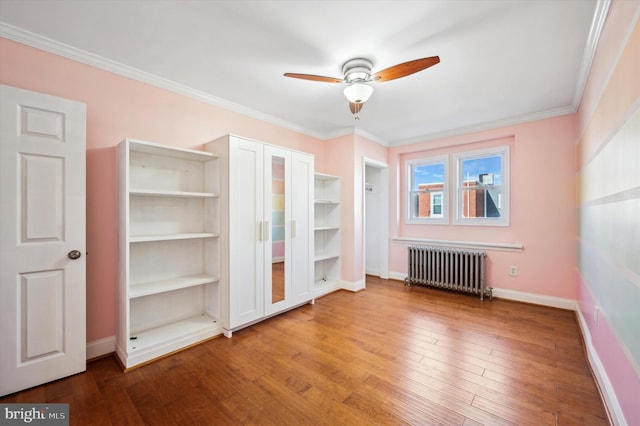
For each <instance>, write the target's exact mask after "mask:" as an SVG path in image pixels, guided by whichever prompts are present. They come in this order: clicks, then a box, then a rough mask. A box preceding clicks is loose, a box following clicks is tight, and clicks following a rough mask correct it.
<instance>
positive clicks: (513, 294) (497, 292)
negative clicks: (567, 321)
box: [493, 288, 576, 311]
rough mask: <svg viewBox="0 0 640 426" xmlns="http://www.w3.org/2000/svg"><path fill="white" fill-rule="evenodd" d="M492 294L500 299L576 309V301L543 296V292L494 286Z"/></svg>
mask: <svg viewBox="0 0 640 426" xmlns="http://www.w3.org/2000/svg"><path fill="white" fill-rule="evenodd" d="M493 296H494V297H499V298H501V299H508V300H515V301H518V302H526V303H532V304H534V305H542V306H550V307H552V308H560V309H568V310H570V311H575V310H576V301H575V300H573V299H565V298H562V297H555V296H545V295H544V294H535V293H526V292H524V291H516V290H507V289H503V288H494V289H493Z"/></svg>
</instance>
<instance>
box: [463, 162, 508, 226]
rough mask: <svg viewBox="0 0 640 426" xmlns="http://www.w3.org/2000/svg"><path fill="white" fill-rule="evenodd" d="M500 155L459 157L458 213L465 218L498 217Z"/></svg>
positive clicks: (499, 211) (501, 182)
mask: <svg viewBox="0 0 640 426" xmlns="http://www.w3.org/2000/svg"><path fill="white" fill-rule="evenodd" d="M503 155H504V154H502V153H495V152H493V153H488V154H487V155H486V156H477V155H476V156H473V157H467V158H464V157H462V158H460V163H459V164H460V173H461V174H460V176H459V179H460V181H459V191H460V197H461V200H460V204H459V206H460V210H459V215H460V217H462V218H465V219H472V218H501V217H502V213H503V212H502V196H503V193H502V192H503V182H504V179H505V178H506V176H505V175H504V170H503Z"/></svg>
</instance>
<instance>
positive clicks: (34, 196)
mask: <svg viewBox="0 0 640 426" xmlns="http://www.w3.org/2000/svg"><path fill="white" fill-rule="evenodd" d="M18 175H19V176H21V179H20V182H19V184H18V186H19V189H18V197H19V200H18V208H19V209H20V212H19V213H18V216H17V219H18V221H19V222H20V225H19V228H20V229H21V230H22V232H21V234H22V243H40V242H44V241H63V240H64V236H63V233H64V218H63V208H64V187H63V178H64V158H60V157H46V156H42V155H32V154H20V164H19V170H18ZM43 210H46V211H47V214H46V215H43V214H42V212H43Z"/></svg>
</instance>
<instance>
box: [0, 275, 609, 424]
mask: <svg viewBox="0 0 640 426" xmlns="http://www.w3.org/2000/svg"><path fill="white" fill-rule="evenodd" d="M0 402H22V403H29V402H33V403H37V402H66V403H68V404H69V405H70V415H71V418H70V424H71V425H83V426H84V425H92V424H95V425H182V424H193V425H210V424H216V425H227V424H229V425H231V424H247V425H267V426H272V425H278V426H280V425H293V424H295V425H298V424H301V425H306V424H309V425H335V424H349V425H355V426H358V425H367V426H369V425H377V424H379V425H387V424H394V425H395V424H420V425H430V424H434V425H436V424H439V425H442V424H446V425H465V426H477V425H501V424H503V425H510V424H518V425H529V424H532V425H555V424H589V425H601V424H603V425H604V424H608V417H607V413H606V411H605V408H604V405H603V403H602V400H601V397H600V395H599V392H598V388H597V386H596V385H595V382H594V380H593V377H592V374H591V369H590V367H589V365H588V363H587V360H586V357H585V350H584V342H583V340H582V337H581V336H580V329H579V327H578V326H577V322H576V317H575V314H574V313H573V312H571V311H566V310H562V309H554V308H548V307H543V306H535V305H529V304H524V303H518V302H512V301H506V300H500V299H494V300H493V301H490V300H484V301H480V300H479V299H478V298H476V297H472V296H468V295H461V294H456V293H450V292H444V291H438V290H434V289H429V288H421V287H406V286H404V285H403V284H402V283H401V282H398V281H390V280H381V279H379V278H375V277H367V289H366V290H365V291H361V292H358V293H351V292H347V291H339V292H336V293H332V294H329V295H327V296H324V297H322V298H319V299H317V300H316V303H315V304H314V305H304V306H301V307H299V308H297V309H295V310H293V311H290V312H287V313H283V314H281V315H277V316H275V317H273V318H270V319H268V320H265V321H263V322H261V323H258V324H255V325H253V326H250V327H247V328H245V329H242V330H238V331H235V332H234V334H233V337H232V338H230V339H227V338H224V337H221V338H217V339H212V340H210V341H207V342H204V343H202V344H201V345H197V346H194V347H191V348H189V349H186V350H184V351H182V352H179V353H176V354H173V355H171V356H169V357H167V358H164V359H160V360H157V361H155V362H153V363H150V364H148V365H145V366H142V367H139V368H136V369H134V370H131V371H128V372H127V373H123V372H122V370H121V368H120V367H119V364H118V363H117V362H116V360H115V359H114V358H113V357H105V358H102V359H99V360H95V361H93V362H91V363H89V364H88V366H87V372H86V373H81V374H79V375H75V376H72V377H69V378H66V379H61V380H58V381H54V382H52V383H48V384H45V385H42V386H38V387H35V388H32V389H28V390H25V391H23V392H18V393H15V394H12V395H8V396H5V397H3V398H0Z"/></svg>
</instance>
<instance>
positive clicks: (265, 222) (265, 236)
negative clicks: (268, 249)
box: [264, 220, 270, 241]
mask: <svg viewBox="0 0 640 426" xmlns="http://www.w3.org/2000/svg"><path fill="white" fill-rule="evenodd" d="M269 235H270V233H269V221H268V220H265V221H264V239H265V241H269V238H270V237H269Z"/></svg>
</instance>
